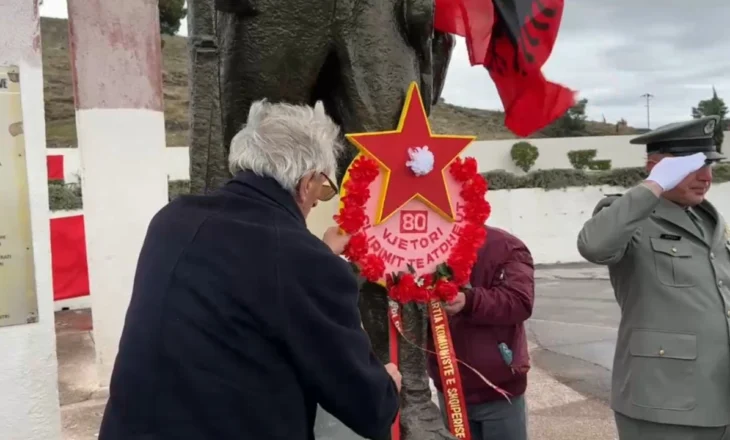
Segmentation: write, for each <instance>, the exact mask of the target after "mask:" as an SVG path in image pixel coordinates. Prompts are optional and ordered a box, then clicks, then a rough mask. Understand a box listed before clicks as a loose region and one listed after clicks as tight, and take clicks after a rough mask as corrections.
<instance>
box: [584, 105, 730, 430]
mask: <svg viewBox="0 0 730 440" xmlns="http://www.w3.org/2000/svg"><path fill="white" fill-rule="evenodd" d="M718 123H719V118H718V117H716V116H710V117H705V118H701V119H695V120H692V121H688V122H681V123H675V124H670V125H666V126H663V127H660V128H658V129H656V130H654V131H652V132H649V133H647V134H644V135H642V136H639V137H637V138H635V139H632V141H631V143H632V144H642V145H646V151H647V154H648V157H647V164H646V165H647V170H648V171H649V177H648V178H647V179H646V180H645V181H644V182H642V183H641V184H639V185H637V186H636V187H634V188H632V189H630V190H629V191H628V192H626V194H623V195H614V196H609V197H607V198H605V199H603V200H601V201H600V202H599V203H598V206H596V209H595V211H594V213H593V217H592V218H591V219H590V220H588V221H587V222H586V224H585V225H584V226H583V229H582V230H581V231H580V234H579V235H578V250H579V251H580V253H581V255H582V256H583V257H584V258H585V259H586V260H588V261H590V262H592V263H596V264H602V265H607V266H608V269H609V274H610V279H611V284H612V285H613V289H614V292H615V296H616V300H617V301H618V304H619V306H620V307H621V323H620V325H619V329H618V340H617V344H616V354H615V358H614V363H613V380H612V390H611V407H612V408H613V410H614V412H615V417H616V425H617V428H618V432H619V437H620V439H621V440H634V439H636V440H638V439H641V440H653V439H656V440H659V439H661V440H675V439H676V440H680V439H681V440H705V439H706V440H721V439H722V440H730V426H729V425H730V339H729V338H728V331H729V328H730V237H728V232H727V229H726V228H727V227H726V223H725V220H724V219H723V217H722V215H721V214H720V213H719V212H718V211H717V210H716V209H715V207H714V206H713V205H712V204H711V203H710V202H708V201H707V200H705V195H706V194H707V191H708V190H709V188H710V184H711V183H712V165H713V164H714V163H715V162H717V161H719V160H722V159H724V157H723V156H722V155H721V154H719V153H718V152H717V150H716V148H715V145H714V143H713V141H712V134H713V132H714V129H715V126H716V124H718Z"/></svg>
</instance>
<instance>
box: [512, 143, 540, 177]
mask: <svg viewBox="0 0 730 440" xmlns="http://www.w3.org/2000/svg"><path fill="white" fill-rule="evenodd" d="M510 155H511V156H512V161H513V162H514V163H515V165H517V167H518V168H519V169H521V170H522V171H524V172H528V171H530V169H531V168H532V166H533V165H535V161H537V158H538V157H539V156H540V152H539V151H538V150H537V147H536V146H534V145H532V144H531V143H529V142H525V141H521V142H517V143H516V144H514V145H512V149H511V150H510Z"/></svg>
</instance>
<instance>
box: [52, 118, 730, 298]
mask: <svg viewBox="0 0 730 440" xmlns="http://www.w3.org/2000/svg"><path fill="white" fill-rule="evenodd" d="M631 138H632V136H604V137H581V138H554V139H531V140H530V142H531V143H533V144H534V145H536V146H537V147H538V148H539V149H540V157H539V158H538V160H537V162H536V164H535V169H550V168H570V162H569V161H568V157H567V153H568V151H571V150H579V149H596V150H598V157H599V158H600V159H611V160H612V161H613V167H614V168H624V167H637V166H641V165H642V163H643V161H644V158H645V154H644V150H643V149H642V148H641V146H639V145H631V144H629V140H630V139H631ZM728 138H730V132H728ZM515 142H517V140H515V139H508V140H500V141H480V142H475V143H474V144H473V145H472V146H471V147H469V149H467V151H466V152H465V155H466V156H472V157H474V158H475V159H477V161H478V163H479V169H480V171H482V172H484V171H490V170H495V169H504V170H506V171H509V172H513V173H521V171H520V170H519V169H518V168H517V167H515V166H514V164H513V163H512V159H511V158H510V154H509V152H510V149H511V148H512V145H513V144H514V143H515ZM48 152H49V154H63V155H64V156H66V158H65V173H66V178H67V180H70V181H73V180H74V176H75V175H78V159H77V156H76V154H77V152H76V149H72V148H62V149H50V150H48ZM165 154H166V155H167V156H166V157H167V160H166V163H167V166H168V169H167V173H168V176H169V178H170V180H187V179H188V178H189V169H188V165H189V160H188V148H187V147H176V148H167V149H166V153H165ZM622 191H625V189H622V188H609V187H588V188H566V189H562V190H551V191H545V190H541V189H518V190H502V191H490V192H489V195H488V199H489V201H490V203H491V204H492V207H493V211H492V217H491V218H490V220H489V222H488V223H489V224H490V225H493V226H497V227H500V228H503V229H506V230H508V231H510V232H511V233H513V234H515V235H516V236H518V237H520V238H521V239H522V240H524V241H525V242H526V243H527V244H528V246H529V247H530V249H531V250H532V252H533V254H534V257H535V262H536V263H538V264H553V263H574V262H580V261H583V260H582V258H581V257H580V255H579V254H578V251H577V249H576V248H575V240H576V235H577V233H578V231H579V230H580V228H581V227H582V225H583V223H584V222H585V221H586V220H587V219H588V218H589V217H590V215H591V213H592V212H593V207H594V206H595V205H596V203H598V201H599V200H600V199H601V198H602V197H603V195H604V194H611V193H617V192H622ZM709 199H710V200H711V201H712V202H713V203H715V205H716V206H717V207H718V209H719V210H720V212H722V213H723V215H724V216H725V217H726V218H730V183H723V184H717V185H715V186H714V187H713V188H712V190H711V192H710V195H709ZM337 206H338V205H337V201H336V200H333V201H331V202H329V203H326V204H322V205H320V206H319V207H318V208H317V209H315V210H314V211H313V212H312V214H311V216H310V219H309V221H308V223H309V227H310V229H311V230H312V231H313V232H314V233H316V234H317V235H322V234H323V233H324V231H325V229H326V228H327V227H328V226H330V225H332V224H333V220H332V216H333V215H334V214H335V211H336V209H337ZM57 307H58V305H57Z"/></svg>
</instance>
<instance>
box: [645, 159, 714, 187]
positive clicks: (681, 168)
mask: <svg viewBox="0 0 730 440" xmlns="http://www.w3.org/2000/svg"><path fill="white" fill-rule="evenodd" d="M705 160H707V156H705V154H704V153H695V154H693V155H691V156H679V157H665V158H664V159H662V160H660V161H659V162H658V163H657V164H656V165H654V168H652V170H651V172H650V173H649V177H647V179H646V180H650V181H652V182H656V183H657V184H658V185H659V186H661V187H662V189H663V190H664V191H669V190H671V189H672V188H674V187H675V186H677V185H679V182H681V181H682V180H684V178H685V177H687V176H689V175H690V174H691V173H693V172H695V171H697V170H699V169H700V168H702V167H703V166H704V165H705Z"/></svg>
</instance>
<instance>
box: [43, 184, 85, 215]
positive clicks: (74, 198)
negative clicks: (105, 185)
mask: <svg viewBox="0 0 730 440" xmlns="http://www.w3.org/2000/svg"><path fill="white" fill-rule="evenodd" d="M48 206H49V207H50V208H51V211H71V210H74V209H81V206H82V203H81V185H78V184H75V183H63V181H61V180H51V181H49V182H48Z"/></svg>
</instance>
